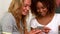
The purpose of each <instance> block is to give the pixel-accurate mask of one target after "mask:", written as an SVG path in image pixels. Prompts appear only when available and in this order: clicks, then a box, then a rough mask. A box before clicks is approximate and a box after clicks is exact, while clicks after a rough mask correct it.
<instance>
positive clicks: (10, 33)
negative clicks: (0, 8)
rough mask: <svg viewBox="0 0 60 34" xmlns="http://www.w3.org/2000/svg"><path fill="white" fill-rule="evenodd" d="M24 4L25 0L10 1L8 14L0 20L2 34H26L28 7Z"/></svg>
mask: <svg viewBox="0 0 60 34" xmlns="http://www.w3.org/2000/svg"><path fill="white" fill-rule="evenodd" d="M24 2H25V0H12V2H11V4H10V7H9V10H8V11H9V12H7V13H6V14H5V15H4V17H3V18H2V20H1V23H2V33H3V34H26V32H27V28H26V16H27V14H28V10H29V6H30V5H29V4H27V5H28V7H27V5H26V3H25V4H24ZM24 8H25V9H24ZM27 8H28V9H27Z"/></svg>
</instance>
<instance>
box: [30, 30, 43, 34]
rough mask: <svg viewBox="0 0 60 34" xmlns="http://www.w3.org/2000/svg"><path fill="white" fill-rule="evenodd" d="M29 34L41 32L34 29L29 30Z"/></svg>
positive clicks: (39, 33) (40, 33)
mask: <svg viewBox="0 0 60 34" xmlns="http://www.w3.org/2000/svg"><path fill="white" fill-rule="evenodd" d="M29 34H42V31H41V30H39V29H36V30H35V29H34V30H31V31H30V32H29Z"/></svg>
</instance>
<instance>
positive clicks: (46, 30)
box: [43, 27, 51, 33]
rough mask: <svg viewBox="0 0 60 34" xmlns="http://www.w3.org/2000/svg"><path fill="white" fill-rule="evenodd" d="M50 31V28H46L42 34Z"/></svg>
mask: <svg viewBox="0 0 60 34" xmlns="http://www.w3.org/2000/svg"><path fill="white" fill-rule="evenodd" d="M50 30H51V29H50V28H48V27H44V29H43V32H45V33H49V32H50Z"/></svg>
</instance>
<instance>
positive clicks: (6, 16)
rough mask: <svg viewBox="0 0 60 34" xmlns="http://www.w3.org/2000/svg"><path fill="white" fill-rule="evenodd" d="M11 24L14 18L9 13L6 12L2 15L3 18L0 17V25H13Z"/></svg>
mask: <svg viewBox="0 0 60 34" xmlns="http://www.w3.org/2000/svg"><path fill="white" fill-rule="evenodd" d="M13 22H15V18H14V16H13V15H12V14H11V13H9V12H6V13H5V14H4V16H3V17H2V19H1V23H2V24H3V23H13Z"/></svg>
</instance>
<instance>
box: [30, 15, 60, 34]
mask: <svg viewBox="0 0 60 34" xmlns="http://www.w3.org/2000/svg"><path fill="white" fill-rule="evenodd" d="M59 25H60V14H55V15H54V17H53V19H52V20H51V22H50V23H49V24H47V25H46V27H49V28H50V29H51V30H50V32H49V34H58V26H59ZM30 26H31V27H32V28H36V27H37V26H44V25H42V24H39V23H38V21H37V20H36V18H33V19H32V20H31V24H30Z"/></svg>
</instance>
